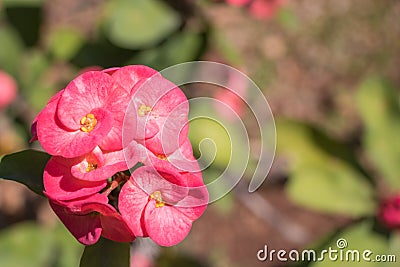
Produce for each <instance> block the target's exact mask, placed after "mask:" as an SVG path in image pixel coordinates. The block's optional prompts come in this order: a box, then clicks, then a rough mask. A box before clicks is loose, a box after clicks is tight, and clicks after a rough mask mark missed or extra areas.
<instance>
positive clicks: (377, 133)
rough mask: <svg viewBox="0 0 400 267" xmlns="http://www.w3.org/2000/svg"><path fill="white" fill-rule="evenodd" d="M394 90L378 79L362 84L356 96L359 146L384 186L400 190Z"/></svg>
mask: <svg viewBox="0 0 400 267" xmlns="http://www.w3.org/2000/svg"><path fill="white" fill-rule="evenodd" d="M398 99H399V94H398V91H397V90H396V89H395V88H394V86H392V85H390V84H389V83H388V82H386V81H385V80H383V79H380V78H376V77H375V78H369V79H367V80H366V81H364V82H363V83H362V84H361V86H360V88H359V90H358V92H357V95H356V103H357V108H358V110H359V112H360V115H361V118H362V120H363V122H364V126H365V133H364V136H363V144H364V147H365V149H366V152H367V154H368V156H369V158H370V159H371V160H372V161H373V163H374V164H375V167H376V168H377V169H378V171H379V172H380V174H381V175H382V177H383V178H384V179H386V182H387V183H388V185H389V186H390V187H391V188H392V189H393V190H394V191H396V190H399V189H400V176H399V173H400V164H399V162H400V139H399V138H398V136H399V133H400V107H399V102H398Z"/></svg>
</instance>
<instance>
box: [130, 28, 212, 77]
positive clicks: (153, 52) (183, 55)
mask: <svg viewBox="0 0 400 267" xmlns="http://www.w3.org/2000/svg"><path fill="white" fill-rule="evenodd" d="M203 41H204V40H203V38H202V36H201V35H200V34H198V33H193V32H182V33H179V34H177V35H174V36H172V37H171V38H168V39H167V41H166V42H165V43H164V44H162V45H161V46H160V47H156V48H152V49H149V50H145V51H142V52H139V53H138V54H136V55H135V56H134V57H133V58H132V59H130V60H129V61H128V62H127V64H143V65H147V66H150V67H152V68H154V69H158V70H162V69H165V68H167V67H169V66H173V65H175V64H179V63H183V62H188V61H193V60H196V59H197V57H198V55H199V53H200V50H201V48H202V45H203Z"/></svg>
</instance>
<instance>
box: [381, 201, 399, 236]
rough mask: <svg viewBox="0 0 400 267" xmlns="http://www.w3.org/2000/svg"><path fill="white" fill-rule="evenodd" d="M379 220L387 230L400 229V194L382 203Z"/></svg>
mask: <svg viewBox="0 0 400 267" xmlns="http://www.w3.org/2000/svg"><path fill="white" fill-rule="evenodd" d="M379 219H380V221H381V222H382V224H383V225H385V226H386V227H387V228H389V229H400V194H398V195H395V196H392V197H389V198H387V199H385V200H384V201H382V203H381V206H380V209H379Z"/></svg>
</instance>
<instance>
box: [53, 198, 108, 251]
mask: <svg viewBox="0 0 400 267" xmlns="http://www.w3.org/2000/svg"><path fill="white" fill-rule="evenodd" d="M50 206H51V208H52V209H53V211H54V213H55V214H56V215H57V216H58V218H60V220H61V221H62V222H63V223H64V225H65V227H67V229H68V230H69V231H70V232H71V234H72V235H73V236H74V237H75V238H76V239H77V240H78V241H79V242H80V243H82V244H84V245H93V244H94V243H96V242H97V241H98V240H99V238H100V236H101V232H102V228H101V221H100V217H99V216H95V215H93V214H91V213H87V214H74V213H72V212H70V211H69V210H68V209H66V208H65V207H63V206H59V205H57V204H55V203H53V202H52V201H50Z"/></svg>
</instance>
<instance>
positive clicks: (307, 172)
mask: <svg viewBox="0 0 400 267" xmlns="http://www.w3.org/2000/svg"><path fill="white" fill-rule="evenodd" d="M286 189H287V191H288V193H289V195H290V197H291V198H292V200H294V201H295V202H296V203H297V204H300V205H304V206H306V207H308V208H311V209H314V210H317V211H321V212H324V213H333V214H343V215H348V216H352V217H359V216H364V215H373V214H374V212H375V201H374V192H373V190H372V187H371V186H370V184H369V183H368V182H367V181H366V180H365V179H364V178H363V177H361V176H360V175H359V174H358V173H357V172H356V171H354V170H353V169H352V168H349V167H348V165H346V164H345V163H343V162H341V161H335V160H334V159H330V160H329V162H327V163H326V164H322V163H321V164H304V165H301V167H299V168H298V169H297V170H296V171H295V172H293V173H292V175H291V176H290V180H289V183H288V185H287V188H286Z"/></svg>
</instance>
